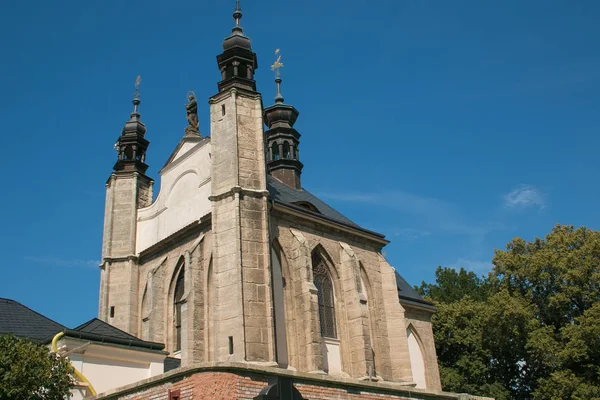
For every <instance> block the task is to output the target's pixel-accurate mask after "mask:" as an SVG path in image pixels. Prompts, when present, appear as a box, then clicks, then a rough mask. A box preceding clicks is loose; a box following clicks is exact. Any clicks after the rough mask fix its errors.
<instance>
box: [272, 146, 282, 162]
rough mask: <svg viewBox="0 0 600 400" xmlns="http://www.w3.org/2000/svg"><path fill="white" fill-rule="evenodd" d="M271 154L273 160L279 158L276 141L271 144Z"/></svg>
mask: <svg viewBox="0 0 600 400" xmlns="http://www.w3.org/2000/svg"><path fill="white" fill-rule="evenodd" d="M271 155H272V156H273V160H279V158H280V156H279V144H277V142H273V144H272V145H271Z"/></svg>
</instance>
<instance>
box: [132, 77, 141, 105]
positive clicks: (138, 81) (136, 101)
mask: <svg viewBox="0 0 600 400" xmlns="http://www.w3.org/2000/svg"><path fill="white" fill-rule="evenodd" d="M141 84H142V77H141V76H140V75H138V77H137V78H136V79H135V94H134V96H133V113H134V114H137V113H138V106H139V105H140V85H141Z"/></svg>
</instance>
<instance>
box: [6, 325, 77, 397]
mask: <svg viewBox="0 0 600 400" xmlns="http://www.w3.org/2000/svg"><path fill="white" fill-rule="evenodd" d="M72 372H73V367H72V366H71V364H70V362H69V360H67V359H66V358H63V357H60V356H59V355H57V354H55V353H53V352H51V351H50V350H49V349H48V348H47V347H45V346H40V345H38V344H35V343H32V342H30V341H27V340H23V339H19V338H16V337H15V336H13V335H4V336H0V399H11V400H63V399H65V398H68V396H70V393H69V389H71V388H72V387H73V383H74V380H73V378H72V375H71V374H72Z"/></svg>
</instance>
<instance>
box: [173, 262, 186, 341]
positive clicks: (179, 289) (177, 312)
mask: <svg viewBox="0 0 600 400" xmlns="http://www.w3.org/2000/svg"><path fill="white" fill-rule="evenodd" d="M184 277H185V268H184V267H182V268H181V271H179V275H178V276H177V283H176V284H175V298H174V308H175V309H174V318H173V319H174V321H173V322H174V325H175V351H180V350H181V307H182V305H183V293H184V288H185V278H184Z"/></svg>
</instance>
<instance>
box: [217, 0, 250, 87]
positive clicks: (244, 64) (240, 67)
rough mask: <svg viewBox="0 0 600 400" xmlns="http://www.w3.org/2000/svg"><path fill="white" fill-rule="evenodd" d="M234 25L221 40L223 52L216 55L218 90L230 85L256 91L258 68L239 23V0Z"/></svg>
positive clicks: (240, 13)
mask: <svg viewBox="0 0 600 400" xmlns="http://www.w3.org/2000/svg"><path fill="white" fill-rule="evenodd" d="M233 19H234V20H235V26H234V27H233V29H232V30H231V35H229V36H228V37H227V38H225V40H224V41H223V53H221V54H220V55H218V56H217V63H218V64H219V70H220V71H221V82H219V84H218V86H219V91H220V92H222V91H224V90H227V89H229V88H232V87H236V88H241V89H246V90H251V91H256V82H255V81H254V71H256V70H257V69H258V61H257V58H256V54H255V53H254V52H253V51H252V45H251V42H250V38H249V37H248V36H246V35H244V30H243V29H242V27H241V25H240V20H241V19H242V9H241V8H240V2H239V0H237V1H236V6H235V11H234V13H233Z"/></svg>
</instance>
